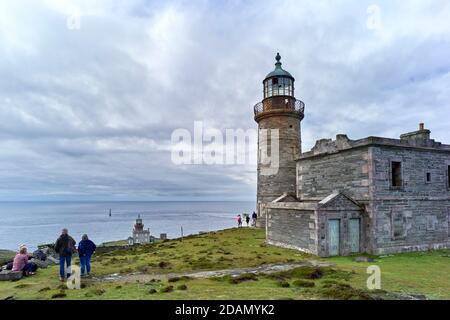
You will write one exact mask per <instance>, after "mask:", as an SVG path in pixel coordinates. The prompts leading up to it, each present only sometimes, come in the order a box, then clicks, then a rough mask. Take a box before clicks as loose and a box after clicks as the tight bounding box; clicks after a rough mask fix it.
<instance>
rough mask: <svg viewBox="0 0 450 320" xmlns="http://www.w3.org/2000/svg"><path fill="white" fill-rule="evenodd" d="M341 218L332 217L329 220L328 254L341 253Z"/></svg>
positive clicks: (336, 254) (335, 254)
mask: <svg viewBox="0 0 450 320" xmlns="http://www.w3.org/2000/svg"><path fill="white" fill-rule="evenodd" d="M339 224H340V220H339V219H331V220H328V255H329V256H338V255H339V238H340V237H339V234H340V228H339Z"/></svg>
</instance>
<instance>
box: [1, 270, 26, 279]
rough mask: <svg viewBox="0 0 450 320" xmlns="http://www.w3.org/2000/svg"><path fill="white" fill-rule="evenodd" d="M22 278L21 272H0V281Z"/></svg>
mask: <svg viewBox="0 0 450 320" xmlns="http://www.w3.org/2000/svg"><path fill="white" fill-rule="evenodd" d="M22 276H23V274H22V271H10V270H3V271H1V272H0V281H14V280H19V279H21V278H22Z"/></svg>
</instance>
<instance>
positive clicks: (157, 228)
mask: <svg viewBox="0 0 450 320" xmlns="http://www.w3.org/2000/svg"><path fill="white" fill-rule="evenodd" d="M110 209H111V217H110V216H109V210H110ZM254 209H255V203H254V202H251V201H249V202H246V201H233V202H231V201H230V202H218V201H207V202H206V201H205V202H200V201H195V202H192V201H189V202H163V201H157V202H156V201H152V202H0V249H9V250H17V248H18V247H19V245H21V244H26V245H27V246H28V249H29V251H30V250H35V249H36V248H37V246H38V244H43V243H52V242H54V241H56V239H57V237H58V236H59V235H60V233H61V229H62V228H67V229H69V234H70V235H71V236H72V237H73V238H74V239H75V240H76V241H77V242H78V241H79V240H80V239H81V236H82V235H83V234H87V235H88V237H89V238H90V239H91V240H93V241H94V242H95V243H97V244H100V243H103V242H108V241H115V240H124V239H127V238H128V237H129V236H131V233H132V230H133V225H134V223H135V220H136V218H137V217H138V215H140V217H141V219H142V220H143V223H144V228H145V229H147V228H149V229H150V234H151V235H153V236H155V237H159V235H160V234H161V233H166V234H167V236H168V237H169V238H177V237H180V236H181V232H182V230H183V235H189V234H196V233H199V232H203V231H215V230H221V229H225V228H231V227H234V226H236V216H237V214H242V213H252V212H253V210H254Z"/></svg>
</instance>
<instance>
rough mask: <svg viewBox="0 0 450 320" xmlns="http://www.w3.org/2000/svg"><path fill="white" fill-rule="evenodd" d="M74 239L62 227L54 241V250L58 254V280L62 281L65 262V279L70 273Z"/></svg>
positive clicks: (74, 250)
mask: <svg viewBox="0 0 450 320" xmlns="http://www.w3.org/2000/svg"><path fill="white" fill-rule="evenodd" d="M75 244H76V242H75V240H73V238H72V237H71V236H69V231H68V230H67V229H65V228H64V229H62V233H61V235H60V236H59V238H58V239H57V240H56V243H55V251H56V252H57V253H58V254H59V276H60V278H59V279H60V280H61V281H64V276H65V271H64V265H65V264H67V279H69V278H70V275H71V265H72V254H74V253H75V252H76V249H75Z"/></svg>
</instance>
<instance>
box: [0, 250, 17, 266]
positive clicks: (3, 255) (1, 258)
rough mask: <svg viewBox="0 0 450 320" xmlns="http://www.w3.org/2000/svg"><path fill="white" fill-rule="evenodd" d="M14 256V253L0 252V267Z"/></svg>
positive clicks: (8, 251)
mask: <svg viewBox="0 0 450 320" xmlns="http://www.w3.org/2000/svg"><path fill="white" fill-rule="evenodd" d="M15 254H16V253H15V252H14V251H10V250H0V266H1V265H3V264H4V263H6V262H8V261H9V260H12V259H13V258H14V256H15Z"/></svg>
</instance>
